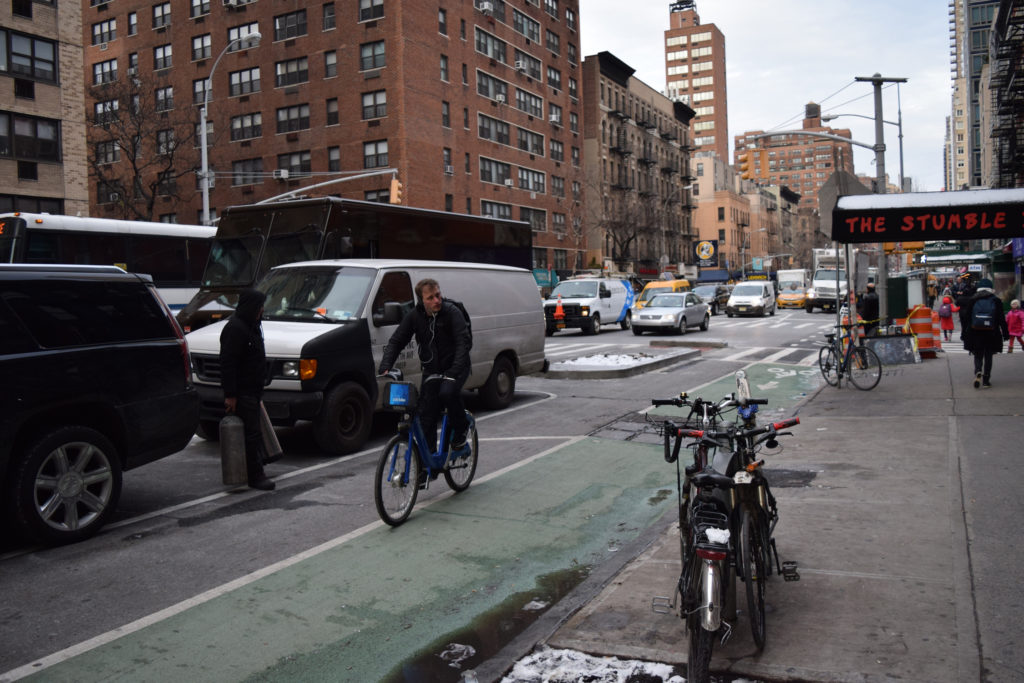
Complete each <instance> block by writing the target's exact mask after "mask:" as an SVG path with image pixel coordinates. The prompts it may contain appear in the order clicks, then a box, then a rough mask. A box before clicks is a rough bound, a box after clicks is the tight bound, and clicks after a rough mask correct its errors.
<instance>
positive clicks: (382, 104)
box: [335, 90, 388, 119]
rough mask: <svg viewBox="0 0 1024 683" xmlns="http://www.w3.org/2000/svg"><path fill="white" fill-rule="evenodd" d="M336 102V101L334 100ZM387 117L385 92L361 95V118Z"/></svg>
mask: <svg viewBox="0 0 1024 683" xmlns="http://www.w3.org/2000/svg"><path fill="white" fill-rule="evenodd" d="M335 102H337V100H335ZM387 115H388V93H387V91H386V90H377V91H374V92H364V93H363V118H364V119H379V118H382V117H384V116H387Z"/></svg>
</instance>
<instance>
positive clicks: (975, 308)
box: [960, 278, 1010, 389]
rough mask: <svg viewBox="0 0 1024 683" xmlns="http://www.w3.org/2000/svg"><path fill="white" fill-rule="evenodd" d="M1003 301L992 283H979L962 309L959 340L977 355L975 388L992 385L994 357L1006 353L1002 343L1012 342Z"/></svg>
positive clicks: (983, 281)
mask: <svg viewBox="0 0 1024 683" xmlns="http://www.w3.org/2000/svg"><path fill="white" fill-rule="evenodd" d="M1009 338H1010V333H1009V331H1008V330H1007V329H1006V316H1005V315H1004V314H1003V302H1002V301H1000V300H999V299H998V298H997V297H996V294H995V291H994V290H993V289H992V281H991V280H989V279H988V278H982V279H981V280H979V281H978V288H977V291H976V292H975V293H974V296H972V297H970V298H969V299H967V300H966V302H965V303H964V304H962V305H961V306H960V339H961V340H962V341H963V343H964V348H965V349H966V350H967V351H969V352H970V353H971V355H972V356H974V388H975V389H978V388H979V387H983V388H985V389H988V388H989V387H991V386H992V383H991V378H992V356H994V355H995V354H997V353H1002V352H1003V340H1005V339H1009Z"/></svg>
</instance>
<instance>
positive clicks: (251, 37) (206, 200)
mask: <svg viewBox="0 0 1024 683" xmlns="http://www.w3.org/2000/svg"><path fill="white" fill-rule="evenodd" d="M261 38H263V36H262V35H261V34H260V33H259V31H253V32H252V33H247V34H246V35H244V36H241V37H239V38H235V39H234V40H232V41H231V42H230V43H228V44H227V45H225V46H224V49H223V50H221V51H220V54H219V55H217V59H216V61H214V63H213V67H212V68H211V69H210V75H209V76H207V78H206V84H205V86H204V87H203V107H202V109H200V110H199V148H200V162H199V166H200V168H199V187H200V189H201V190H202V192H203V225H209V224H210V160H209V156H208V152H207V149H206V113H207V112H206V108H207V106H208V105H209V102H210V91H211V90H213V72H214V71H216V70H217V65H218V64H220V60H221V58H223V57H224V55H226V54H227V53H228V50H230V49H231V48H232V47H234V46H235V45H238V44H241V43H248V44H247V45H246V47H256V46H257V45H259V44H260V39H261Z"/></svg>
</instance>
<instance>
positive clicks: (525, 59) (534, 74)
mask: <svg viewBox="0 0 1024 683" xmlns="http://www.w3.org/2000/svg"><path fill="white" fill-rule="evenodd" d="M515 57H516V68H517V70H519V71H521V72H526V73H527V74H529V75H530V77H531V78H540V60H539V59H537V58H536V57H534V56H533V55H530V54H527V53H525V52H523V51H522V50H516V52H515Z"/></svg>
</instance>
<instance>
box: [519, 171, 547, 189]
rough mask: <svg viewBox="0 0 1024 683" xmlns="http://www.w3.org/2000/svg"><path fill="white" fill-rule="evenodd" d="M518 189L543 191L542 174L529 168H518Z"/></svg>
mask: <svg viewBox="0 0 1024 683" xmlns="http://www.w3.org/2000/svg"><path fill="white" fill-rule="evenodd" d="M519 189H521V190H529V191H530V192H543V191H544V174H543V173H541V172H540V171H534V170H531V169H529V168H520V169H519Z"/></svg>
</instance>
